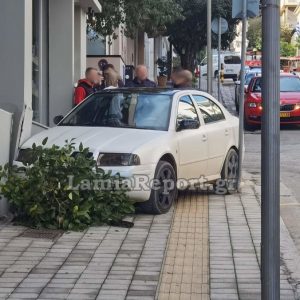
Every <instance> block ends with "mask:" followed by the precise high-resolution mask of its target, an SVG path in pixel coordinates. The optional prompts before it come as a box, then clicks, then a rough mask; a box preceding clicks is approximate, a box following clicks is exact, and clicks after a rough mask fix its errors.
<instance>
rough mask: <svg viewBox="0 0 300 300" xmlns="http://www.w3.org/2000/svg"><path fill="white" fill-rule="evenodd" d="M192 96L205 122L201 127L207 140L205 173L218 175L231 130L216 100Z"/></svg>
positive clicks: (211, 175) (225, 153) (210, 175)
mask: <svg viewBox="0 0 300 300" xmlns="http://www.w3.org/2000/svg"><path fill="white" fill-rule="evenodd" d="M193 98H194V100H195V102H196V103H197V105H198V107H199V109H200V111H201V113H202V116H203V119H204V123H205V125H204V126H203V127H204V129H205V132H206V135H207V142H208V143H207V144H208V160H207V169H206V170H207V171H206V173H207V176H208V177H214V176H216V177H218V175H219V174H220V172H221V169H222V166H223V162H224V159H225V157H226V155H227V151H228V147H229V143H230V140H231V136H232V134H233V131H232V128H231V126H230V124H229V122H228V121H227V120H226V118H225V115H224V113H223V111H222V109H221V108H220V106H219V105H218V104H217V103H216V102H217V100H216V101H213V100H212V99H209V98H208V97H205V96H203V95H197V94H193Z"/></svg>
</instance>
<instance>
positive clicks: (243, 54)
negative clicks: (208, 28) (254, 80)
mask: <svg viewBox="0 0 300 300" xmlns="http://www.w3.org/2000/svg"><path fill="white" fill-rule="evenodd" d="M242 26H243V28H242V52H241V61H242V64H241V74H240V76H241V78H240V81H241V83H240V103H239V105H240V106H239V119H240V127H239V172H238V189H239V188H240V184H241V181H242V165H243V154H244V105H245V104H244V103H245V62H246V39H247V36H246V35H247V0H243V16H242Z"/></svg>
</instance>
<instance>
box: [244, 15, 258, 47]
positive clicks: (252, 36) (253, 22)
mask: <svg viewBox="0 0 300 300" xmlns="http://www.w3.org/2000/svg"><path fill="white" fill-rule="evenodd" d="M247 39H248V41H249V44H248V47H249V48H257V49H258V50H261V48H262V19H261V17H257V18H254V19H250V20H249V27H248V32H247Z"/></svg>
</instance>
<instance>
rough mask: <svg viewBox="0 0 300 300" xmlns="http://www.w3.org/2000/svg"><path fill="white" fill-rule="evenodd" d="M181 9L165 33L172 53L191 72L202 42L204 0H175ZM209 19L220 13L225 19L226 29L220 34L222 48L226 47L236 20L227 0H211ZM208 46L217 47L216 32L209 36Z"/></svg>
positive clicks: (230, 39) (230, 40) (204, 33)
mask: <svg viewBox="0 0 300 300" xmlns="http://www.w3.org/2000/svg"><path fill="white" fill-rule="evenodd" d="M177 3H178V4H180V5H181V7H182V9H183V11H182V15H183V17H184V18H183V19H177V20H176V21H175V22H173V23H170V24H169V25H168V26H167V28H168V31H167V34H168V36H169V40H170V42H171V43H172V44H173V46H174V48H175V50H176V52H177V53H178V55H179V56H180V58H181V66H182V67H183V68H185V69H189V70H191V71H193V70H194V68H195V60H196V56H197V53H198V52H199V51H200V50H202V49H203V48H204V47H205V46H206V45H207V42H206V38H207V37H206V29H207V26H206V24H207V23H206V22H207V17H206V10H207V7H206V5H207V1H206V0H177ZM212 5H213V8H214V9H213V18H214V17H217V16H221V17H223V18H225V19H226V20H228V23H229V30H228V32H227V33H226V34H224V35H222V48H223V49H224V48H227V47H228V46H229V45H230V43H231V42H232V40H233V39H234V37H235V36H236V34H235V25H236V24H237V22H238V21H237V20H233V19H232V18H231V8H232V4H231V0H223V1H217V0H213V4H212ZM212 46H213V47H215V48H216V47H217V35H213V37H212Z"/></svg>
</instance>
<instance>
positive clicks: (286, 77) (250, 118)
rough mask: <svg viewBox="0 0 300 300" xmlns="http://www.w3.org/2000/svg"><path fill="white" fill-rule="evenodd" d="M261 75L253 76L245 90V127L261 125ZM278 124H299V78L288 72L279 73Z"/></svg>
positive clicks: (251, 127)
mask: <svg viewBox="0 0 300 300" xmlns="http://www.w3.org/2000/svg"><path fill="white" fill-rule="evenodd" d="M261 82H262V78H261V77H254V78H253V79H252V80H251V82H250V83H249V86H248V88H247V90H246V92H245V121H244V125H245V129H246V130H255V129H258V128H259V127H260V125H261V118H262V110H263V108H262V96H261ZM280 124H282V125H285V124H291V125H300V78H299V77H298V76H295V75H293V74H290V73H281V74H280Z"/></svg>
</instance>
